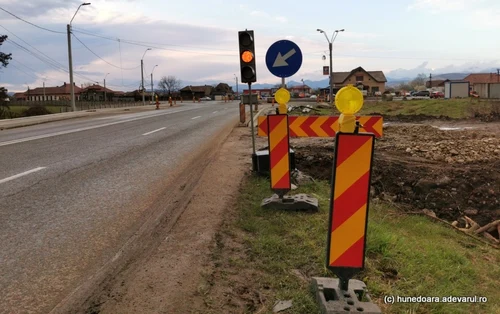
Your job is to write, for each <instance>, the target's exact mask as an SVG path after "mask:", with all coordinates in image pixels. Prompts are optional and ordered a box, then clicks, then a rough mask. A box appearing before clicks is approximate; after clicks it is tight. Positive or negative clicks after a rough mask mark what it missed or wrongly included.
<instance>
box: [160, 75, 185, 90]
mask: <svg viewBox="0 0 500 314" xmlns="http://www.w3.org/2000/svg"><path fill="white" fill-rule="evenodd" d="M158 88H159V89H161V90H162V91H163V93H164V94H165V93H166V94H167V95H171V94H172V92H177V91H179V89H180V88H181V80H179V79H177V78H176V77H175V76H170V75H169V76H163V77H162V78H161V79H160V81H159V82H158Z"/></svg>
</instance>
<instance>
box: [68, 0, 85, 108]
mask: <svg viewBox="0 0 500 314" xmlns="http://www.w3.org/2000/svg"><path fill="white" fill-rule="evenodd" d="M82 5H90V3H88V2H84V3H82V4H80V5H79V6H78V9H76V12H75V14H74V15H73V18H72V19H71V21H69V24H67V25H66V32H67V33H68V61H69V83H70V86H69V90H70V93H71V109H72V110H73V111H76V104H75V87H74V86H73V85H74V82H73V56H72V54H71V23H72V22H73V19H74V18H75V16H76V14H77V13H78V10H80V7H81V6H82Z"/></svg>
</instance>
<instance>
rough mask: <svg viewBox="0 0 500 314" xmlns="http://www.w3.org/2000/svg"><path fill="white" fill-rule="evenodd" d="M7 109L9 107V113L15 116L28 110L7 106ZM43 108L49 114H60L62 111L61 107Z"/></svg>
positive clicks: (21, 107)
mask: <svg viewBox="0 0 500 314" xmlns="http://www.w3.org/2000/svg"><path fill="white" fill-rule="evenodd" d="M9 107H10V112H12V113H14V114H17V115H21V114H22V113H23V111H25V110H27V109H28V108H29V106H9ZM45 108H47V110H49V111H50V112H51V113H60V112H61V110H64V108H63V107H61V106H45ZM62 112H64V111H62Z"/></svg>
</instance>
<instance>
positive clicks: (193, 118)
mask: <svg viewBox="0 0 500 314" xmlns="http://www.w3.org/2000/svg"><path fill="white" fill-rule="evenodd" d="M198 118H201V116H197V117H194V118H191V120H194V119H198Z"/></svg>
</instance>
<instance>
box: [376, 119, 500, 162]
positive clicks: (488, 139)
mask: <svg viewBox="0 0 500 314" xmlns="http://www.w3.org/2000/svg"><path fill="white" fill-rule="evenodd" d="M384 133H385V134H384V137H383V138H382V139H380V140H378V141H377V145H376V147H377V151H397V152H404V153H405V154H407V155H408V156H411V157H423V158H426V159H429V160H435V161H444V162H446V163H449V164H453V163H461V164H464V163H469V164H470V163H476V162H479V161H493V160H498V159H500V138H497V134H496V132H494V131H490V132H485V131H475V130H467V129H463V130H440V129H438V128H435V127H432V126H429V125H420V126H419V125H410V126H404V125H400V126H388V127H386V128H384Z"/></svg>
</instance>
